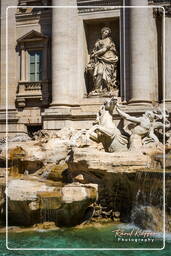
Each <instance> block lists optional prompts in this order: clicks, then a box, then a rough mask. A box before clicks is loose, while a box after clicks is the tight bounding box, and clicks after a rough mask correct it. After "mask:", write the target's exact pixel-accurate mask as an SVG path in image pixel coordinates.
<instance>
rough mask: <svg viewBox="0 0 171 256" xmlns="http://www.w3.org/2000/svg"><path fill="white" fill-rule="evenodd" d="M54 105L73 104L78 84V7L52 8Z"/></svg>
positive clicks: (70, 2) (69, 2) (57, 1)
mask: <svg viewBox="0 0 171 256" xmlns="http://www.w3.org/2000/svg"><path fill="white" fill-rule="evenodd" d="M52 5H53V6H63V5H66V6H76V0H66V1H63V0H53V1H52ZM52 13H53V14H52V104H51V105H52V106H64V105H65V106H66V105H68V106H72V105H74V104H75V103H76V100H77V96H78V93H79V92H78V91H79V90H78V87H77V22H78V21H77V19H78V14H77V8H53V9H52Z"/></svg>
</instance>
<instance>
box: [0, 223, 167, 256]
mask: <svg viewBox="0 0 171 256" xmlns="http://www.w3.org/2000/svg"><path fill="white" fill-rule="evenodd" d="M133 228H135V227H131V226H126V225H119V226H112V225H110V226H103V227H100V228H95V227H89V228H84V229H75V228H69V229H60V230H57V231H49V232H45V231H42V232H40V231H39V232H22V233H9V243H8V246H9V247H10V248H11V249H12V248H147V247H148V248H161V247H162V246H163V241H162V235H161V234H155V235H153V236H149V237H148V238H149V240H148V241H147V239H146V240H145V238H144V237H143V236H140V235H138V236H135V235H132V236H131V237H130V236H129V237H127V236H123V235H121V236H118V235H116V232H112V231H114V230H116V229H117V230H118V229H120V230H122V231H124V232H131V230H132V229H133ZM136 230H138V229H137V228H135V231H136ZM118 238H119V240H120V239H123V241H118ZM170 238H171V235H167V236H166V247H165V249H164V250H160V251H151V250H148V251H145V250H142V251H128V250H127V251H121V250H120V251H104V250H103V251H66V250H65V251H42V250H40V251H33V250H32V251H31V250H29V251H24V250H21V251H14V250H7V249H5V235H4V234H3V235H2V234H1V235H0V247H1V254H0V255H1V256H15V255H22V256H27V255H28V256H29V255H33V256H51V255H52V256H53V255H57V256H58V255H59V256H75V255H83V256H89V255H90V256H91V255H92V256H96V255H98V256H103V255H104V256H105V255H111V256H112V255H114V256H115V255H116V256H122V255H126V256H129V255H133V256H134V255H138V256H149V255H158V256H169V255H171V239H170ZM125 239H131V240H133V241H128V240H127V241H125ZM136 239H138V240H136ZM139 239H141V240H142V239H143V241H141V240H139ZM153 239H154V240H153Z"/></svg>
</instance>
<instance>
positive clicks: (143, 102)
mask: <svg viewBox="0 0 171 256" xmlns="http://www.w3.org/2000/svg"><path fill="white" fill-rule="evenodd" d="M152 102H153V101H152V100H138V99H131V100H129V101H128V104H129V105H152Z"/></svg>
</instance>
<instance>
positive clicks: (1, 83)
mask: <svg viewBox="0 0 171 256" xmlns="http://www.w3.org/2000/svg"><path fill="white" fill-rule="evenodd" d="M10 5H17V0H14V1H13V0H9V1H1V39H0V40H1V49H0V51H1V54H0V57H1V59H0V61H1V70H0V71H1V80H0V109H5V108H6V98H5V95H6V65H7V63H6V49H8V74H7V83H8V84H7V87H8V88H7V89H8V109H9V110H10V109H12V110H14V109H15V99H16V86H17V80H16V72H17V71H16V50H15V47H16V21H15V13H16V9H15V8H9V9H8V12H6V10H7V9H6V8H7V7H8V6H10ZM6 14H8V44H7V46H6V36H7V35H6ZM6 47H7V48H6Z"/></svg>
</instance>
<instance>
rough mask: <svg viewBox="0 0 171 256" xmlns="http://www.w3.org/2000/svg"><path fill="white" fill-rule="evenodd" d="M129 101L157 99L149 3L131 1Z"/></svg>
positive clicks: (129, 21)
mask: <svg viewBox="0 0 171 256" xmlns="http://www.w3.org/2000/svg"><path fill="white" fill-rule="evenodd" d="M127 2H128V4H127V5H129V6H136V8H129V9H128V12H129V17H128V33H129V35H128V42H126V43H128V48H129V52H128V53H127V56H128V58H129V63H128V62H127V65H128V66H129V102H130V103H136V104H137V103H150V102H152V101H155V100H156V98H157V97H156V89H155V88H156V86H157V84H156V80H155V77H156V67H155V58H156V54H155V50H156V47H155V46H154V42H155V40H154V34H155V20H154V18H153V9H152V8H142V7H140V8H138V6H145V7H146V6H148V0H139V1H137V0H128V1H127Z"/></svg>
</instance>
